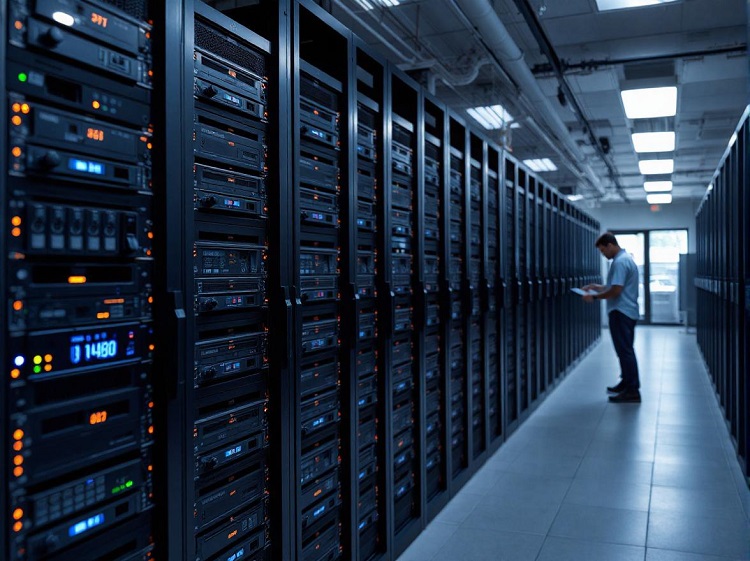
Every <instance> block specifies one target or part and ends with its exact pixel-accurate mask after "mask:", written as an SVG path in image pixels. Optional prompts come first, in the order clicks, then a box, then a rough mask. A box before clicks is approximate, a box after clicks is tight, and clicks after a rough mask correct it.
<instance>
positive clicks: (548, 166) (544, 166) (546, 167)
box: [523, 158, 557, 172]
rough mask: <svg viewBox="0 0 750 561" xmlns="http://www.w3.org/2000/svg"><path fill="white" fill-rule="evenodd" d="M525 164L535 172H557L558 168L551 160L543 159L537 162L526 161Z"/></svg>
mask: <svg viewBox="0 0 750 561" xmlns="http://www.w3.org/2000/svg"><path fill="white" fill-rule="evenodd" d="M523 163H524V164H526V166H527V167H528V168H529V169H530V170H531V171H535V172H540V171H557V166H556V165H555V164H554V163H553V162H552V160H550V159H549V158H541V159H536V160H524V161H523Z"/></svg>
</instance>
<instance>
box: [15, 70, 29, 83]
mask: <svg viewBox="0 0 750 561" xmlns="http://www.w3.org/2000/svg"><path fill="white" fill-rule="evenodd" d="M28 79H29V76H28V75H27V74H26V72H20V73H19V74H18V81H19V82H25V81H26V80H28Z"/></svg>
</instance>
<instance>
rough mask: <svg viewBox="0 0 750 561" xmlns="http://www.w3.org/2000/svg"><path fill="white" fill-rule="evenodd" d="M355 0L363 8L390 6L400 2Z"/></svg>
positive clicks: (372, 8) (396, 0)
mask: <svg viewBox="0 0 750 561" xmlns="http://www.w3.org/2000/svg"><path fill="white" fill-rule="evenodd" d="M356 2H357V4H359V5H360V6H362V7H363V8H364V9H365V10H374V9H375V8H376V7H381V8H392V7H393V6H398V5H399V4H400V3H401V2H400V0H372V1H370V0H356Z"/></svg>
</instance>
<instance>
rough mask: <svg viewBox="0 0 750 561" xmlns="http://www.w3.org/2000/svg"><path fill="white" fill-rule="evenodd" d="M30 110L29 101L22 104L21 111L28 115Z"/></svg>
mask: <svg viewBox="0 0 750 561" xmlns="http://www.w3.org/2000/svg"><path fill="white" fill-rule="evenodd" d="M29 111H31V107H29V104H28V103H23V104H21V113H23V114H24V115H26V114H27V113H28V112H29Z"/></svg>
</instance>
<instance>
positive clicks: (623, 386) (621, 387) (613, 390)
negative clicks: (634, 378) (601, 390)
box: [607, 380, 625, 393]
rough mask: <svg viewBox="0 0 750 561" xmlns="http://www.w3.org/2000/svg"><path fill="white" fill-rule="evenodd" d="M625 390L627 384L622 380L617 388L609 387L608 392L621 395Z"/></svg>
mask: <svg viewBox="0 0 750 561" xmlns="http://www.w3.org/2000/svg"><path fill="white" fill-rule="evenodd" d="M624 389H625V382H624V381H623V380H620V381H619V382H618V383H617V385H616V386H607V391H608V392H611V393H620V392H621V391H623V390H624Z"/></svg>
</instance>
